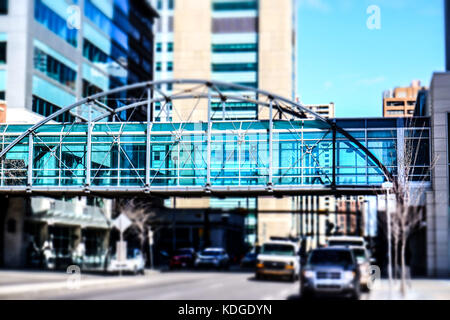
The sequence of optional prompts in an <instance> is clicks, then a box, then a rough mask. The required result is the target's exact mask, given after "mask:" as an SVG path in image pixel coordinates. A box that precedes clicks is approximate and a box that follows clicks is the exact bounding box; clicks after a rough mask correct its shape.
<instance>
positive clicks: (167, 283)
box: [0, 270, 450, 300]
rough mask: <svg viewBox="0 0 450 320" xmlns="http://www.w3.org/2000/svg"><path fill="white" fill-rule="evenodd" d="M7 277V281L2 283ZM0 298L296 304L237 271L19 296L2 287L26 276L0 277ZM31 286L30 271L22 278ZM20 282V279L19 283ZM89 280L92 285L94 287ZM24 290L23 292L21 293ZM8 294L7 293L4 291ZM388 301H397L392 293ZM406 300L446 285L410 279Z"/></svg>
mask: <svg viewBox="0 0 450 320" xmlns="http://www.w3.org/2000/svg"><path fill="white" fill-rule="evenodd" d="M5 273H8V277H7V278H9V279H10V281H5V278H6V277H5ZM0 274H1V277H0V278H1V279H2V280H1V282H0V299H51V300H53V299H66V300H77V299H93V300H97V299H100V300H114V299H130V300H180V299H181V300H210V299H212V300H243V299H252V300H253V299H254V300H286V299H289V300H298V299H300V297H299V295H298V288H299V282H298V281H296V282H295V283H291V282H288V281H284V280H265V281H258V280H255V279H254V277H253V273H251V272H244V271H239V270H234V271H228V272H216V271H175V272H149V271H147V272H146V275H145V276H122V277H121V278H120V277H118V276H104V275H88V276H83V277H82V278H81V288H80V289H68V288H67V286H65V285H64V282H65V281H66V280H67V275H66V274H64V273H55V274H52V273H46V272H43V273H40V276H39V277H40V279H41V281H44V282H45V283H47V284H49V283H50V284H52V283H53V284H54V283H56V282H58V283H60V284H62V286H60V287H59V288H58V287H55V286H54V287H53V288H50V287H49V288H45V286H44V285H43V286H42V287H41V288H40V289H39V290H34V289H31V288H32V287H30V290H26V291H24V292H18V291H17V290H16V293H8V288H11V289H13V288H14V287H16V288H17V287H18V286H19V287H20V286H23V285H24V284H25V282H26V278H27V273H24V272H20V273H19V272H3V271H2V272H1V273H0ZM28 276H29V277H30V278H31V277H33V279H35V281H37V280H36V279H39V277H36V272H33V273H28ZM21 278H22V280H20V279H21ZM94 281H97V283H95V282H94ZM24 289H25V288H24ZM10 292H11V290H10ZM392 298H393V299H401V296H399V294H398V293H396V292H394V293H393V295H392ZM361 299H363V300H371V299H388V290H387V283H386V281H385V280H382V281H381V283H379V284H378V286H377V287H376V289H375V290H373V291H372V292H371V293H370V294H363V295H362V296H361ZM406 299H446V300H447V299H450V281H442V280H414V281H413V284H412V289H411V290H410V293H409V294H408V296H407V297H406Z"/></svg>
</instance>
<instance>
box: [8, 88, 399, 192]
mask: <svg viewBox="0 0 450 320" xmlns="http://www.w3.org/2000/svg"><path fill="white" fill-rule="evenodd" d="M167 86H170V87H172V89H173V91H172V93H171V94H168V93H166V92H165V91H164V90H161V87H167ZM64 114H70V115H71V116H72V117H75V118H76V119H77V120H76V121H74V122H72V123H59V122H56V121H57V120H58V119H61V118H62V116H63V115H64ZM246 117H247V119H245V118H246ZM2 131H3V133H2V151H1V153H0V158H1V176H0V179H1V181H0V182H1V185H0V192H2V193H21V192H34V193H39V192H41V193H55V194H58V193H74V194H83V193H89V192H98V193H104V194H111V195H115V194H117V193H124V194H127V193H151V192H152V193H160V194H165V195H176V194H180V195H209V194H212V193H213V194H214V193H215V194H236V195H238V196H239V195H241V194H242V193H243V192H246V193H250V194H266V193H273V192H275V193H279V194H289V193H295V192H299V191H308V190H309V191H320V190H322V191H327V192H329V191H332V190H337V189H340V190H344V189H364V188H366V189H373V188H372V187H369V185H370V184H372V183H373V181H372V182H371V181H369V180H368V179H366V181H359V180H352V179H351V178H349V179H347V180H346V179H345V177H352V176H353V174H354V173H355V174H358V173H357V172H358V168H357V167H358V165H359V164H358V163H361V162H363V165H364V166H365V167H371V168H372V169H373V170H375V175H376V176H377V183H379V184H381V182H383V181H385V180H392V179H393V178H392V175H391V173H390V171H389V170H388V169H387V168H386V167H385V166H384V165H383V164H382V163H381V162H380V161H379V159H378V158H377V157H375V156H374V155H373V154H372V152H370V151H369V150H368V149H367V148H366V147H365V146H364V145H363V144H362V143H361V142H360V141H359V140H357V139H355V138H354V137H353V136H352V135H351V134H349V133H348V132H347V131H345V130H343V129H342V128H340V127H338V126H337V125H336V124H335V122H334V121H333V120H329V119H324V118H322V117H321V116H320V115H318V114H317V113H315V112H313V111H311V110H309V109H307V108H305V107H304V106H302V105H301V104H299V103H295V102H293V101H291V100H289V99H286V98H284V97H281V96H278V95H275V94H272V93H270V92H266V91H263V90H258V89H255V88H249V87H244V86H240V85H236V84H230V83H224V82H218V81H206V80H189V79H184V80H171V81H154V82H144V83H139V84H134V85H129V86H125V87H121V88H116V89H113V90H110V91H107V92H102V93H98V94H95V95H92V96H90V97H88V98H85V99H82V100H80V101H79V102H77V103H75V104H72V105H70V106H67V107H65V108H62V109H60V110H59V111H57V112H56V113H54V114H52V115H50V116H49V117H47V118H45V119H44V120H42V121H40V122H39V123H37V124H35V125H32V126H25V127H24V126H18V125H9V126H8V125H6V126H3V129H2ZM340 146H342V147H341V148H346V150H347V152H349V151H348V150H350V152H353V153H354V154H355V157H356V158H358V159H356V160H355V164H354V166H353V169H354V173H353V172H352V171H351V170H350V171H349V172H350V174H348V173H345V174H344V173H343V174H341V175H340V173H339V172H337V161H338V159H337V158H338V154H339V152H340V150H338V149H339V148H340Z"/></svg>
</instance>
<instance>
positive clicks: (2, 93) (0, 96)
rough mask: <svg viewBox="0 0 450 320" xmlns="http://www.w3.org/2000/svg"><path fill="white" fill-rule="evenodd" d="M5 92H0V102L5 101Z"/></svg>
mask: <svg viewBox="0 0 450 320" xmlns="http://www.w3.org/2000/svg"><path fill="white" fill-rule="evenodd" d="M5 95H6V94H5V91H0V100H5Z"/></svg>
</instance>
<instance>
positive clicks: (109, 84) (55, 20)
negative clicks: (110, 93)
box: [0, 0, 157, 122]
mask: <svg viewBox="0 0 450 320" xmlns="http://www.w3.org/2000/svg"><path fill="white" fill-rule="evenodd" d="M2 7H3V8H4V9H2V12H3V13H0V99H3V100H5V101H6V102H7V105H8V110H9V112H8V114H7V121H8V122H36V120H37V119H41V118H42V117H43V116H48V115H50V114H51V113H53V112H55V111H57V110H58V109H59V108H61V107H63V106H68V105H70V104H72V103H74V102H75V101H78V100H80V99H81V98H83V97H86V96H88V95H91V94H94V93H97V92H100V91H105V90H108V89H112V88H115V87H118V86H123V85H126V84H130V83H135V82H140V81H148V80H151V79H152V73H153V33H152V28H153V20H154V18H155V17H156V15H157V13H156V12H155V11H154V10H153V9H152V7H151V6H150V5H148V4H147V2H146V1H144V0H129V1H118V0H116V1H104V0H103V1H98V0H79V1H72V0H57V1H55V0H52V1H50V0H32V1H28V0H18V1H2ZM124 98H126V97H124ZM80 112H82V111H80ZM73 116H76V114H74V115H73ZM120 116H121V117H123V118H125V117H126V116H127V115H126V114H121V115H120ZM133 116H134V117H136V118H139V116H138V115H133ZM66 118H70V116H69V115H67V116H65V117H64V119H57V120H58V121H70V120H72V119H66Z"/></svg>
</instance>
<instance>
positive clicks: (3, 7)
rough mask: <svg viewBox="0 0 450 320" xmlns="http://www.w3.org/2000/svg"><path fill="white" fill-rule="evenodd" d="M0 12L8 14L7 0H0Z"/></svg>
mask: <svg viewBox="0 0 450 320" xmlns="http://www.w3.org/2000/svg"><path fill="white" fill-rule="evenodd" d="M0 14H8V0H0Z"/></svg>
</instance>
